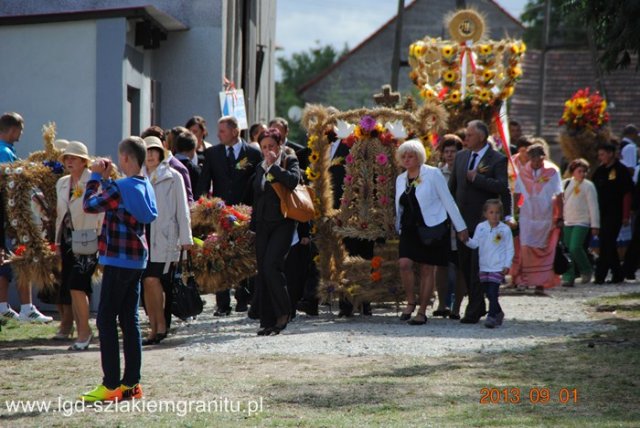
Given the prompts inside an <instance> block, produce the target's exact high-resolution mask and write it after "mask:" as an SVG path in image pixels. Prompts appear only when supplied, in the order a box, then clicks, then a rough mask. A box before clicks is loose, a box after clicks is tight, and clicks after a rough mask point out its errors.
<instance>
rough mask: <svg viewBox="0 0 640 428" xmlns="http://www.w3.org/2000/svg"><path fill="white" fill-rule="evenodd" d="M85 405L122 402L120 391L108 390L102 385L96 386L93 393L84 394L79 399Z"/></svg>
mask: <svg viewBox="0 0 640 428" xmlns="http://www.w3.org/2000/svg"><path fill="white" fill-rule="evenodd" d="M79 399H80V400H82V401H84V402H85V403H95V402H98V401H120V400H122V390H121V389H120V388H119V387H118V388H116V389H109V388H107V387H106V386H104V385H98V386H96V387H95V388H94V389H93V391H89V392H85V393H84V394H82V395H81V396H80V398H79Z"/></svg>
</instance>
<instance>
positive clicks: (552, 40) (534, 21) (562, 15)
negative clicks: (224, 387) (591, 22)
mask: <svg viewBox="0 0 640 428" xmlns="http://www.w3.org/2000/svg"><path fill="white" fill-rule="evenodd" d="M567 3H568V2H567V0H551V20H550V25H549V44H550V45H552V46H555V47H585V48H586V47H588V39H587V29H586V26H585V19H584V17H583V16H582V14H581V13H580V12H579V11H577V10H576V8H574V7H571V6H569V5H568V4H567ZM544 13H545V0H529V2H528V3H527V4H526V6H525V9H524V12H523V13H522V15H521V16H520V20H521V21H522V23H523V24H525V26H526V29H525V31H524V35H523V39H524V41H525V43H526V44H527V46H529V47H531V48H533V49H541V48H542V41H543V31H544Z"/></svg>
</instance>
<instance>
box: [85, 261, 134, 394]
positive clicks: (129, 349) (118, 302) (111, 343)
mask: <svg viewBox="0 0 640 428" xmlns="http://www.w3.org/2000/svg"><path fill="white" fill-rule="evenodd" d="M143 271H144V269H126V268H120V267H114V266H105V267H104V272H103V274H102V289H101V290H100V304H99V306H98V317H97V319H96V325H97V326H98V330H99V331H100V359H101V361H102V372H103V374H104V377H103V379H102V384H103V385H104V386H106V387H107V388H109V389H114V388H117V387H119V386H120V384H125V385H128V386H133V385H135V384H137V383H138V382H140V366H141V365H142V342H141V339H140V325H139V324H138V300H139V298H140V277H141V276H142V272H143ZM116 318H117V319H118V321H119V322H120V329H121V330H122V347H123V350H124V375H123V376H122V381H120V348H119V345H118V325H117V323H116Z"/></svg>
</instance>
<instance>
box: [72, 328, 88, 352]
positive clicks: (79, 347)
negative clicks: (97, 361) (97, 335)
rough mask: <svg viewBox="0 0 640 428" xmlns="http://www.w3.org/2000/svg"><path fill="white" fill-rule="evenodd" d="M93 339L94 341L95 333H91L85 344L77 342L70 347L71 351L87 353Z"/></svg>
mask: <svg viewBox="0 0 640 428" xmlns="http://www.w3.org/2000/svg"><path fill="white" fill-rule="evenodd" d="M91 339H93V332H91V333H89V337H88V338H87V340H85V341H84V342H80V341H78V342H75V343H74V344H73V345H71V346H69V348H68V349H69V351H86V350H87V349H89V344H90V343H91Z"/></svg>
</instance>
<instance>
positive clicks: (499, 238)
mask: <svg viewBox="0 0 640 428" xmlns="http://www.w3.org/2000/svg"><path fill="white" fill-rule="evenodd" d="M500 242H502V234H501V233H500V232H498V233H496V235H495V236H494V237H493V243H494V244H499V243H500Z"/></svg>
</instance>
